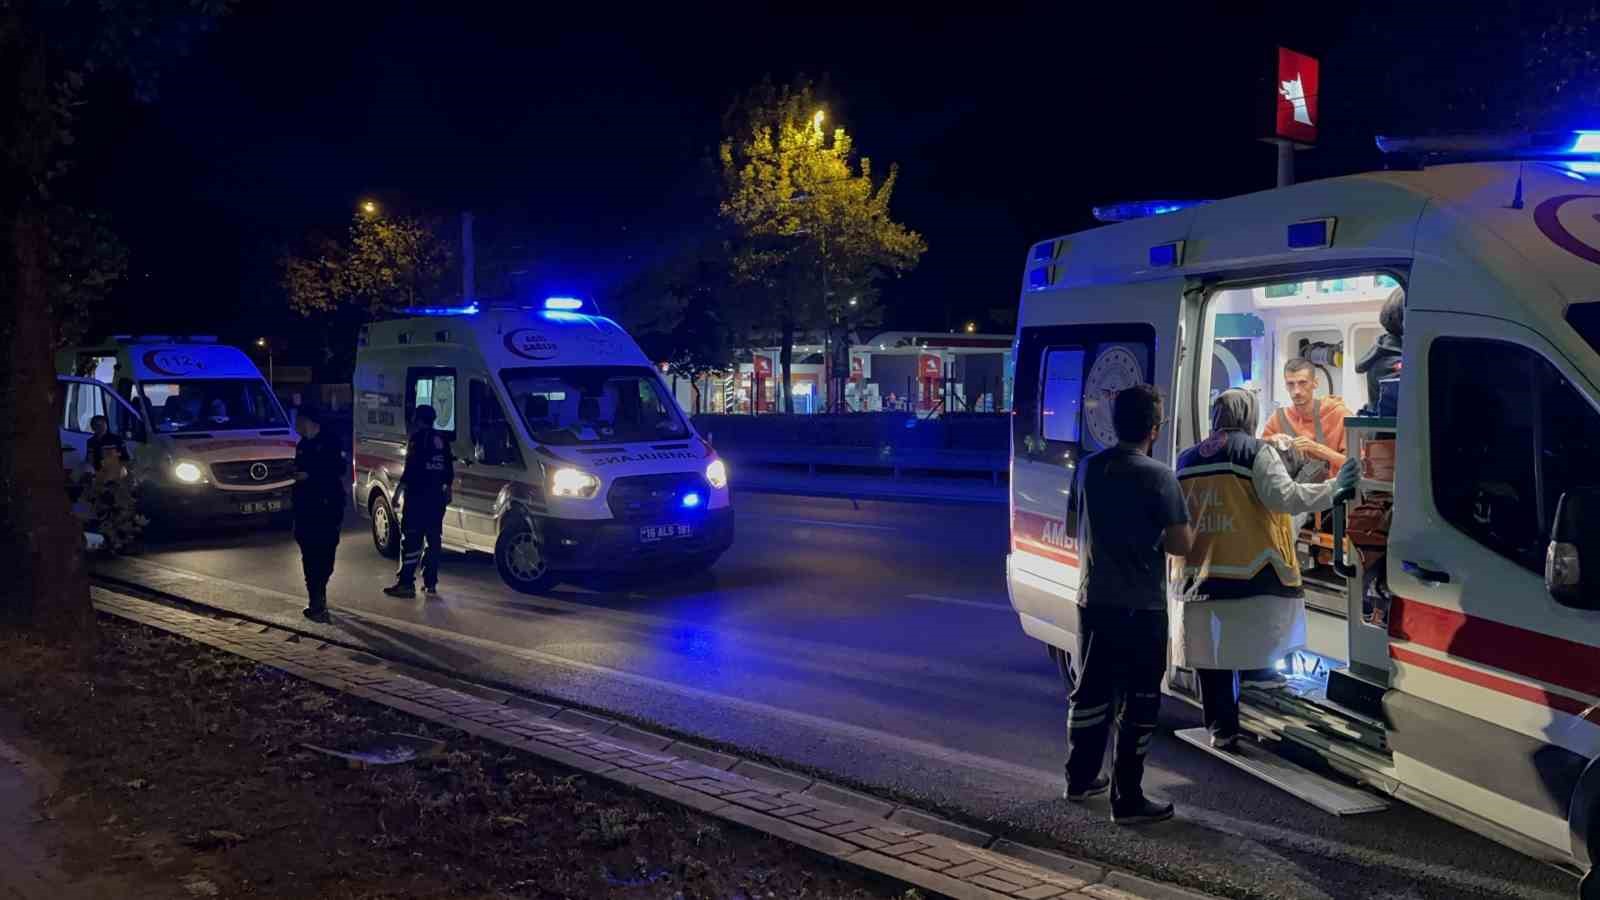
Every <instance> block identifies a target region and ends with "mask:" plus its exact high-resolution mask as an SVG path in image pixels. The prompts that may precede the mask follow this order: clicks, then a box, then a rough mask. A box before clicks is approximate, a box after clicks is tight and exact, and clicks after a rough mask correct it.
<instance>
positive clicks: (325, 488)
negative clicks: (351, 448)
mask: <svg viewBox="0 0 1600 900" xmlns="http://www.w3.org/2000/svg"><path fill="white" fill-rule="evenodd" d="M294 426H295V430H296V431H298V432H300V443H299V444H297V445H295V448H294V539H295V541H296V542H297V543H298V544H299V545H300V562H301V565H302V566H303V567H304V569H305V575H306V596H307V598H308V600H309V602H308V604H307V606H306V608H305V616H306V618H308V619H311V620H313V621H317V622H325V621H327V618H328V579H330V578H332V577H333V559H334V556H335V555H336V554H337V553H338V551H339V527H340V525H342V524H343V522H344V507H345V495H344V479H345V474H346V469H345V461H344V455H343V454H342V453H340V452H339V448H338V446H337V445H335V444H334V442H333V439H332V436H331V435H329V434H328V433H327V432H325V431H323V429H322V413H321V412H319V411H318V410H315V409H311V408H306V409H302V410H300V415H299V416H298V417H297V418H296V419H295V423H294Z"/></svg>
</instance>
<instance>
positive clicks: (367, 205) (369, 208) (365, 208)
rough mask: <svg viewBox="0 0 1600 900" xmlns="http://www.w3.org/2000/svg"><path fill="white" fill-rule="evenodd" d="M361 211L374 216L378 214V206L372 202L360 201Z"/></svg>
mask: <svg viewBox="0 0 1600 900" xmlns="http://www.w3.org/2000/svg"><path fill="white" fill-rule="evenodd" d="M361 211H362V212H364V213H366V214H367V215H369V216H375V215H377V214H378V204H377V203H376V202H374V201H372V200H363V201H361Z"/></svg>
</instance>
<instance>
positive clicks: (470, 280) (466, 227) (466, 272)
mask: <svg viewBox="0 0 1600 900" xmlns="http://www.w3.org/2000/svg"><path fill="white" fill-rule="evenodd" d="M477 264H478V263H477V257H476V255H474V253H473V249H472V213H469V212H464V213H462V214H461V302H462V303H463V304H467V303H471V302H472V301H473V300H475V299H477V296H478V286H477V284H476V282H475V279H474V275H475V274H476V269H477Z"/></svg>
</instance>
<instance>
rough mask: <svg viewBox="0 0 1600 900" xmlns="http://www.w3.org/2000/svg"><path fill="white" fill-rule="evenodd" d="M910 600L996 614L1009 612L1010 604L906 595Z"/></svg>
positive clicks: (932, 595) (926, 595)
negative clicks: (975, 609)
mask: <svg viewBox="0 0 1600 900" xmlns="http://www.w3.org/2000/svg"><path fill="white" fill-rule="evenodd" d="M906 597H908V598H909V599H912V600H931V601H933V602H934V603H948V604H950V605H951V606H976V607H977V608H979V609H992V610H994V611H996V612H1011V605H1010V604H1001V603H984V602H983V601H981V600H962V599H961V598H960V597H941V596H939V595H938V594H907V595H906Z"/></svg>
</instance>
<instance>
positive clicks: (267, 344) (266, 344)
mask: <svg viewBox="0 0 1600 900" xmlns="http://www.w3.org/2000/svg"><path fill="white" fill-rule="evenodd" d="M256 346H257V347H260V348H261V349H263V350H265V351H267V384H269V385H275V382H276V380H275V379H274V378H273V371H272V342H271V341H269V340H267V339H266V338H264V337H259V338H256Z"/></svg>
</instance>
